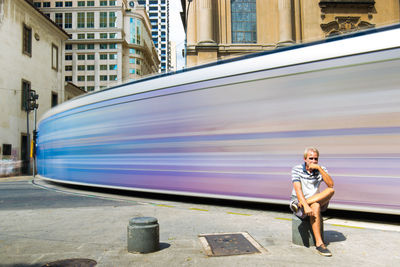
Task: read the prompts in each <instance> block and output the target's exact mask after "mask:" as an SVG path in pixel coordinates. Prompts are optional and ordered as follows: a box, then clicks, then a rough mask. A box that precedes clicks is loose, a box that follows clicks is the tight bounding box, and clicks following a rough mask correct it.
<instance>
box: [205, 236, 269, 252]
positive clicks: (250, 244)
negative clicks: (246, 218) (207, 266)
mask: <svg viewBox="0 0 400 267" xmlns="http://www.w3.org/2000/svg"><path fill="white" fill-rule="evenodd" d="M199 238H200V241H201V243H202V245H203V247H204V250H205V252H206V254H207V255H208V256H231V255H242V254H253V253H265V252H266V250H265V249H264V248H263V247H262V246H261V245H260V244H258V243H257V241H255V240H254V239H253V238H252V237H251V236H250V235H249V234H248V233H245V232H243V233H225V234H202V235H199Z"/></svg>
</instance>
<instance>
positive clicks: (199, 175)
mask: <svg viewBox="0 0 400 267" xmlns="http://www.w3.org/2000/svg"><path fill="white" fill-rule="evenodd" d="M399 70H400V26H399V25H392V26H388V27H384V28H377V29H372V30H368V31H362V32H356V33H352V34H349V35H343V36H337V37H333V38H328V39H326V40H321V41H317V42H313V43H306V44H300V45H294V46H291V47H285V48H280V49H277V50H274V51H268V52H263V53H259V54H254V55H248V56H244V57H240V58H235V59H230V60H225V61H219V62H217V63H213V64H208V65H204V66H200V67H194V68H189V69H185V70H182V71H178V72H175V73H172V74H170V73H169V74H161V75H158V76H155V77H150V78H144V79H142V80H138V81H134V82H130V83H126V84H123V85H119V86H115V87H112V88H109V89H105V90H102V91H96V92H93V93H89V94H86V95H84V96H81V97H78V98H75V99H72V100H70V101H68V102H65V103H63V104H61V105H59V106H57V107H55V108H53V109H51V110H50V111H48V112H47V113H46V114H44V116H43V117H42V118H41V120H40V122H39V125H38V140H37V170H38V174H39V176H40V177H41V178H43V179H47V180H50V181H54V182H59V183H67V184H77V185H89V186H95V187H105V188H117V189H126V190H134V191H143V192H154V193H166V194H175V195H188V196H201V197H211V198H222V199H235V200H243V201H256V202H266V203H279V204H288V203H289V198H290V194H291V189H292V184H291V168H292V167H293V166H294V165H296V164H300V163H302V162H303V155H302V154H303V151H304V148H305V147H308V146H313V147H317V148H318V149H319V150H320V153H321V155H320V162H319V163H320V164H321V165H323V166H325V167H326V168H327V169H328V171H329V173H330V175H331V176H332V178H333V180H334V182H335V196H334V197H333V199H332V201H331V204H330V207H332V208H335V209H343V210H355V211H369V212H380V213H387V214H397V215H398V214H400V194H399V193H398V192H399V191H400V75H399Z"/></svg>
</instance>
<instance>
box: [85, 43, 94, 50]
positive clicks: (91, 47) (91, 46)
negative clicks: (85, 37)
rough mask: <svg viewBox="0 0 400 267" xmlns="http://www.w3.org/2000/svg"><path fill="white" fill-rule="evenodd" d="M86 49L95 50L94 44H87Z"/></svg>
mask: <svg viewBox="0 0 400 267" xmlns="http://www.w3.org/2000/svg"><path fill="white" fill-rule="evenodd" d="M86 48H87V49H89V50H93V49H94V44H87V46H86Z"/></svg>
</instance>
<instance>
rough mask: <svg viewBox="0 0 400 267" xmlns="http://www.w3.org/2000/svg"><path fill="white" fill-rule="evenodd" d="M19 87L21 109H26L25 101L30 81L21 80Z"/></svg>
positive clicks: (29, 88)
mask: <svg viewBox="0 0 400 267" xmlns="http://www.w3.org/2000/svg"><path fill="white" fill-rule="evenodd" d="M21 87H22V88H21V92H22V93H21V109H22V110H25V111H26V110H27V109H28V107H27V106H26V102H27V100H28V97H29V91H30V90H31V82H28V81H26V80H22V84H21Z"/></svg>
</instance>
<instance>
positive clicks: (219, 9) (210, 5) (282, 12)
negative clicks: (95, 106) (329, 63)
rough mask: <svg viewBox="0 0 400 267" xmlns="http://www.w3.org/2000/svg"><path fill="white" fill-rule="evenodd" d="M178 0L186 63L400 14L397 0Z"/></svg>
mask: <svg viewBox="0 0 400 267" xmlns="http://www.w3.org/2000/svg"><path fill="white" fill-rule="evenodd" d="M181 2H182V6H183V10H185V11H186V12H182V14H181V15H182V20H183V22H184V25H185V28H186V29H187V31H186V32H187V62H188V63H187V64H188V66H189V67H190V66H194V65H199V64H204V63H207V62H213V61H216V60H220V59H225V58H230V57H235V56H239V55H243V54H248V53H254V52H260V51H265V50H271V49H275V48H277V47H281V46H287V45H292V44H296V43H302V42H309V41H315V40H319V39H323V38H326V37H328V36H332V35H338V34H343V33H347V32H351V31H357V30H361V29H366V28H372V27H380V26H383V25H388V24H393V23H397V22H398V21H399V16H400V7H399V1H398V0H320V1H318V0H268V1H262V0H191V1H188V0H181ZM185 22H187V26H186V24H185Z"/></svg>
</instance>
